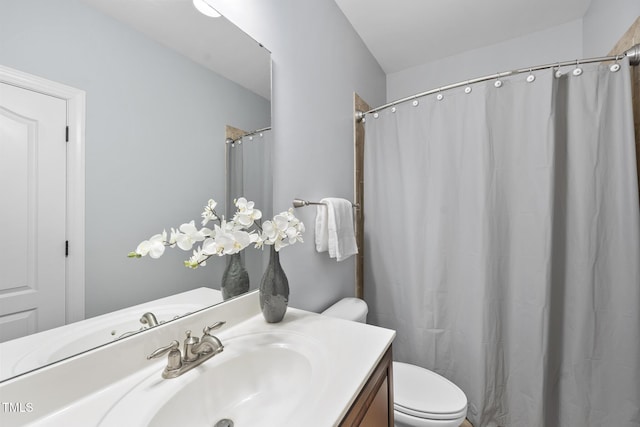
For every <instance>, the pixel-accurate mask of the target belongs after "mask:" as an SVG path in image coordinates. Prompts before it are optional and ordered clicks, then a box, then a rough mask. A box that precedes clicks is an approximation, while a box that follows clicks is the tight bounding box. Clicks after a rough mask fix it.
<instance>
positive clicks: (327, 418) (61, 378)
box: [0, 292, 395, 427]
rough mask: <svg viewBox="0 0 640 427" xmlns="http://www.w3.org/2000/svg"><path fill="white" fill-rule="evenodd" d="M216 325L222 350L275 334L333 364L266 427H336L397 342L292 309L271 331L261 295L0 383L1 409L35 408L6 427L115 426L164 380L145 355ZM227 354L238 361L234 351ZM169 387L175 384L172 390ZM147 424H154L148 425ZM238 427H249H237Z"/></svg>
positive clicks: (384, 332)
mask: <svg viewBox="0 0 640 427" xmlns="http://www.w3.org/2000/svg"><path fill="white" fill-rule="evenodd" d="M215 320H227V325H225V327H223V329H220V330H219V331H217V332H218V333H216V336H218V337H219V338H220V339H221V341H222V342H223V343H225V342H227V343H229V348H230V349H232V345H231V343H233V340H234V339H235V337H236V336H238V335H243V336H247V335H249V334H252V333H270V332H273V333H280V334H282V333H288V334H297V335H299V336H304V337H307V338H309V339H312V340H313V342H314V343H315V344H314V345H315V346H316V347H315V350H314V351H319V353H320V354H321V359H318V358H316V359H315V360H323V361H325V362H326V363H325V364H324V366H325V368H324V371H322V377H321V378H315V379H314V380H313V381H314V383H313V387H309V390H305V391H304V396H303V397H304V400H301V402H304V404H300V405H297V406H296V408H295V409H292V410H291V412H290V413H288V414H287V416H286V417H285V418H286V420H285V419H280V420H279V422H278V423H277V424H271V423H265V424H264V425H265V426H269V425H274V426H275V425H278V426H292V427H298V426H305V427H313V426H318V427H328V426H334V425H337V424H338V423H339V422H340V421H341V420H342V418H343V417H344V415H345V414H346V412H347V411H348V409H349V408H350V406H351V404H352V403H353V402H354V401H355V399H356V398H357V396H358V393H359V391H360V390H361V389H362V388H363V386H364V384H365V383H366V380H367V379H368V378H369V376H370V374H371V373H372V372H373V370H374V368H375V367H376V366H377V364H378V362H379V361H380V359H381V358H382V356H383V355H384V353H385V352H386V350H387V349H388V348H389V346H390V345H391V342H392V341H393V338H394V337H395V332H394V331H391V330H388V329H383V328H379V327H375V326H370V325H364V324H360V323H355V322H349V321H345V320H341V319H336V318H331V317H327V316H322V315H318V314H315V313H310V312H306V311H302V310H297V309H293V308H289V309H288V311H287V314H286V315H285V318H284V319H283V321H282V322H280V323H276V324H268V323H266V322H265V321H264V319H263V318H262V314H261V313H260V312H259V307H258V294H257V292H254V293H250V294H248V295H246V296H243V297H239V298H236V299H234V300H231V301H227V302H225V303H223V304H220V305H218V306H215V307H212V308H211V309H208V310H205V311H204V312H201V313H196V314H194V315H192V316H189V317H187V318H185V319H184V320H182V319H181V320H180V321H176V322H172V323H171V325H166V326H162V327H158V328H154V329H157V331H149V332H147V333H146V334H142V335H139V336H134V337H131V338H127V339H125V340H122V341H121V342H119V343H117V344H114V345H110V346H106V347H104V348H102V349H98V350H95V351H94V352H90V353H88V354H86V355H83V356H78V357H77V358H74V359H77V360H75V362H74V359H70V360H68V361H66V362H64V363H61V364H59V366H57V365H53V366H51V367H49V368H45V369H43V370H41V371H43V372H39V371H36V372H34V373H33V374H32V375H29V374H28V375H26V376H24V377H23V378H22V379H20V378H18V379H16V380H11V381H9V382H5V383H0V400H1V401H2V402H21V403H23V404H26V403H31V407H32V410H31V411H30V412H25V413H22V414H16V413H11V414H7V413H6V412H5V413H3V412H2V411H1V410H0V424H2V425H3V426H4V427H9V426H20V425H27V424H29V423H31V424H29V425H34V426H50V425H56V426H57V425H82V426H104V427H107V426H109V425H112V424H110V423H109V422H108V420H109V419H110V418H109V416H108V415H109V414H110V412H109V411H112V410H113V407H114V405H116V404H118V402H119V400H121V399H126V395H127V393H128V391H129V390H131V388H132V386H133V385H137V384H141V383H142V382H144V381H147V382H149V378H154V379H155V378H156V376H157V378H160V374H161V371H162V369H163V367H164V365H165V364H166V359H165V358H162V359H160V360H157V361H152V362H149V361H147V360H145V356H146V355H147V354H149V353H150V352H151V351H153V350H154V349H155V348H157V347H159V346H161V345H164V344H166V343H167V342H169V341H171V340H172V339H178V340H181V339H182V337H183V336H184V330H185V329H193V330H194V331H195V330H199V329H201V326H200V325H204V324H207V323H212V322H213V321H215ZM127 342H128V343H129V344H128V345H127ZM125 353H126V354H125ZM225 353H227V351H224V352H222V353H220V354H219V355H217V356H214V357H213V358H212V359H210V360H208V361H206V362H205V364H208V363H214V364H215V363H223V362H224V357H230V356H225ZM228 353H229V354H232V351H229V352H228ZM83 358H84V359H83ZM217 358H218V359H217ZM132 359H133V360H132ZM119 362H121V366H120V369H119V366H118V363H119ZM327 367H328V369H327ZM85 370H88V371H89V372H85ZM198 374H199V372H198V371H197V369H196V370H194V371H190V372H188V373H187V374H184V375H183V376H184V377H185V379H181V378H182V377H180V378H177V379H172V380H159V381H155V380H154V381H153V387H171V386H172V384H178V381H185V382H186V381H190V379H189V377H187V376H188V375H192V376H193V375H198ZM282 374H283V375H286V374H287V373H286V372H283V373H282ZM192 378H193V377H192ZM55 381H57V382H58V384H57V385H53V384H52V382H55ZM169 381H176V382H175V383H168V382H169ZM212 386H216V385H212ZM218 386H219V385H218ZM51 390H57V393H60V394H61V395H67V396H66V397H65V396H57V397H56V399H54V401H53V402H51V396H49V397H48V396H47V394H46V393H47V392H46V391H48V392H49V393H51ZM123 396H124V397H123ZM150 397H152V396H150ZM149 403H150V402H144V401H140V402H139V404H140V410H139V411H135V412H140V413H139V414H136V416H137V417H138V418H137V419H144V416H145V414H144V411H145V407H146V406H153V405H149ZM0 409H1V408H0ZM183 415H184V417H183V419H184V425H188V424H189V413H188V412H185V413H184V414H183ZM111 418H113V417H111ZM101 423H102V424H101ZM146 424H147V422H145V423H141V425H146ZM121 425H123V424H121ZM136 425H138V424H127V427H135V426H136ZM235 427H244V426H242V425H239V424H236V426H235ZM251 427H257V426H251Z"/></svg>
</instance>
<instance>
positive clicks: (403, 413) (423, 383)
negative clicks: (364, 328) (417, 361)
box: [322, 298, 467, 427]
mask: <svg viewBox="0 0 640 427" xmlns="http://www.w3.org/2000/svg"><path fill="white" fill-rule="evenodd" d="M368 311H369V310H368V308H367V303H366V302H364V301H363V300H361V299H359V298H344V299H342V300H340V301H338V302H337V303H335V304H334V305H332V306H331V307H329V308H328V309H326V310H325V311H324V312H322V314H324V315H327V316H331V317H338V318H341V319H346V320H353V321H356V322H361V323H366V321H367V313H368ZM393 394H394V402H393V407H394V419H395V426H396V427H458V426H460V424H462V422H463V421H464V419H465V417H466V415H467V396H465V394H464V392H463V391H462V390H460V388H458V386H456V385H455V384H454V383H452V382H451V381H449V380H448V379H446V378H444V377H442V376H440V375H438V374H436V373H435V372H431V371H429V370H427V369H424V368H421V367H419V366H415V365H410V364H408V363H401V362H393Z"/></svg>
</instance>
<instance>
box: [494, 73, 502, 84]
mask: <svg viewBox="0 0 640 427" xmlns="http://www.w3.org/2000/svg"><path fill="white" fill-rule="evenodd" d="M493 85H494V86H495V87H501V86H502V80H500V73H496V81H495V83H494V84H493Z"/></svg>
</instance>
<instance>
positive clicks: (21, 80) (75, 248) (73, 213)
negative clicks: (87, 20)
mask: <svg viewBox="0 0 640 427" xmlns="http://www.w3.org/2000/svg"><path fill="white" fill-rule="evenodd" d="M0 82H2V83H7V84H10V85H13V86H17V87H21V88H23V89H28V90H32V91H34V92H39V93H42V94H45V95H49V96H53V97H56V98H60V99H63V100H65V101H66V102H67V126H68V127H69V141H68V143H67V206H66V208H67V218H66V221H67V223H66V227H67V230H66V234H67V240H68V241H69V254H68V256H67V257H66V261H65V262H66V265H65V267H66V279H65V289H66V291H65V292H66V295H65V302H66V307H65V316H66V322H65V323H67V324H69V323H72V322H76V321H78V320H83V319H84V305H85V304H84V296H85V284H84V277H85V264H84V263H85V253H84V251H85V231H84V227H85V151H84V141H85V114H86V112H85V111H86V93H85V91H83V90H80V89H76V88H74V87H71V86H67V85H64V84H61V83H57V82H54V81H51V80H47V79H44V78H42V77H38V76H34V75H32V74H28V73H25V72H22V71H18V70H15V69H12V68H9V67H5V66H3V65H0Z"/></svg>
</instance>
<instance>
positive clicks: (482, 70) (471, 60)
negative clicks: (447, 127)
mask: <svg viewBox="0 0 640 427" xmlns="http://www.w3.org/2000/svg"><path fill="white" fill-rule="evenodd" d="M580 57H582V20H581V19H580V20H576V21H572V22H568V23H566V24H563V25H559V26H557V27H552V28H549V29H546V30H543V31H539V32H536V33H532V34H528V35H525V36H522V37H517V38H515V39H511V40H507V41H505V42H502V43H497V44H494V45H490V46H486V47H483V48H480V49H474V50H470V51H467V52H464V53H461V54H458V55H452V56H450V57H447V58H443V59H440V60H436V61H432V62H429V63H426V64H423V65H419V66H417V67H413V68H409V69H407V70H403V71H399V72H397V73H390V74H388V75H387V100H389V101H392V100H395V99H400V98H404V97H406V96H410V95H413V94H415V93H420V92H424V91H427V90H430V89H434V88H437V87H439V86H444V85H447V84H451V83H456V82H459V81H463V80H467V79H473V78H475V77H481V76H486V75H490V74H494V73H497V72H501V71H507V70H513V69H517V68H522V67H527V66H530V65H537V64H548V63H551V62H555V61H558V60H565V59H573V58H580Z"/></svg>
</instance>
